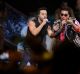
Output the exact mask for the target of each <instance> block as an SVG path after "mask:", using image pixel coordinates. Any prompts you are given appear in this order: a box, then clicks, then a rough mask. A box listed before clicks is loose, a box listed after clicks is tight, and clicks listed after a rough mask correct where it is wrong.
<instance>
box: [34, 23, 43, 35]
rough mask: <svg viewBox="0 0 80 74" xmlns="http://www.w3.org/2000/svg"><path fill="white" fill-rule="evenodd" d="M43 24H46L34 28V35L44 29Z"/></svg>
mask: <svg viewBox="0 0 80 74" xmlns="http://www.w3.org/2000/svg"><path fill="white" fill-rule="evenodd" d="M43 26H44V25H43V24H41V25H40V26H39V27H37V28H35V29H34V30H33V35H34V36H36V35H38V34H39V33H40V31H41V30H42V28H43Z"/></svg>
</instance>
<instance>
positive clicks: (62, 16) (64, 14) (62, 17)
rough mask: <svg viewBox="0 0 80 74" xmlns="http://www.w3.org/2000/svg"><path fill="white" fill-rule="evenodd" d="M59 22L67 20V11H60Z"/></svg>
mask: <svg viewBox="0 0 80 74" xmlns="http://www.w3.org/2000/svg"><path fill="white" fill-rule="evenodd" d="M60 18H61V20H67V19H68V18H69V12H68V11H67V10H62V11H61V13H60Z"/></svg>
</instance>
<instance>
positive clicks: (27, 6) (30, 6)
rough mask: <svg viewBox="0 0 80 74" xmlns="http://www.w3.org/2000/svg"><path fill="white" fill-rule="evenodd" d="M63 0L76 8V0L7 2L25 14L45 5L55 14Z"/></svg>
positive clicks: (49, 11) (19, 0)
mask: <svg viewBox="0 0 80 74" xmlns="http://www.w3.org/2000/svg"><path fill="white" fill-rule="evenodd" d="M62 1H67V2H68V4H69V6H70V7H72V8H73V9H74V7H75V1H76V0H6V2H8V3H9V4H10V5H12V6H13V7H15V8H16V9H18V10H19V11H21V12H23V13H24V14H29V13H30V12H35V11H36V10H37V9H38V8H39V7H43V6H46V7H47V8H48V13H49V14H53V13H54V11H55V10H56V9H57V8H58V7H59V6H60V4H61V2H62Z"/></svg>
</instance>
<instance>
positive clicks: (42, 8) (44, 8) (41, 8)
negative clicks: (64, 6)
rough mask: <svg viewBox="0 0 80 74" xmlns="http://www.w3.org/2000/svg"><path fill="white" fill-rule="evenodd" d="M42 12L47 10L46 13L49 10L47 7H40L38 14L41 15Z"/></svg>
mask: <svg viewBox="0 0 80 74" xmlns="http://www.w3.org/2000/svg"><path fill="white" fill-rule="evenodd" d="M41 10H46V11H47V8H46V7H40V8H39V9H38V12H37V14H39V13H40V11H41Z"/></svg>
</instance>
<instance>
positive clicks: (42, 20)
mask: <svg viewBox="0 0 80 74" xmlns="http://www.w3.org/2000/svg"><path fill="white" fill-rule="evenodd" d="M50 33H51V31H50V24H49V21H48V18H47V10H46V8H40V9H39V11H38V17H34V18H31V19H29V21H28V33H27V38H28V39H27V41H26V42H27V43H28V44H29V45H30V47H31V48H32V49H35V50H36V51H38V52H40V51H43V50H44V49H46V48H44V44H45V43H44V37H45V36H46V35H47V34H48V35H50ZM28 36H29V37H28ZM43 43H44V44H43ZM39 48H40V49H39Z"/></svg>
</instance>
